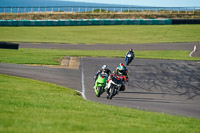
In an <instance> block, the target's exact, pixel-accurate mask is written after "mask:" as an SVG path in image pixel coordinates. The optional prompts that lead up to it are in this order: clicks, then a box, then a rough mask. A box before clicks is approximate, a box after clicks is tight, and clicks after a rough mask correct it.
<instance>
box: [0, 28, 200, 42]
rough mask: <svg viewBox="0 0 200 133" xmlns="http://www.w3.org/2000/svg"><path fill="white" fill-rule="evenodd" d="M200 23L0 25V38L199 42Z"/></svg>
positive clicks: (12, 40)
mask: <svg viewBox="0 0 200 133" xmlns="http://www.w3.org/2000/svg"><path fill="white" fill-rule="evenodd" d="M199 35H200V25H123V26H121V25H120V26H119V25H118V26H65V27H0V41H9V42H50V43H72V44H79V43H85V44H97V43H100V44H133V43H167V42H199V41H200V36H199Z"/></svg>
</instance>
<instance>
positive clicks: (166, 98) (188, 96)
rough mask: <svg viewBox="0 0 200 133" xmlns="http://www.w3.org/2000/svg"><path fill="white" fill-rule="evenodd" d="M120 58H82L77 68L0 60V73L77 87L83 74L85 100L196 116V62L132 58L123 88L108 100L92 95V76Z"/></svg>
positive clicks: (199, 79) (199, 98) (199, 66)
mask: <svg viewBox="0 0 200 133" xmlns="http://www.w3.org/2000/svg"><path fill="white" fill-rule="evenodd" d="M120 62H124V59H123V58H82V60H81V66H80V68H82V69H79V70H72V69H61V68H48V67H42V66H27V65H19V64H18V65H17V64H4V63H0V73H1V74H8V75H14V76H20V77H26V78H32V79H37V80H41V81H45V82H51V83H55V84H58V85H62V86H66V87H70V88H73V89H75V90H78V91H82V89H81V86H82V85H81V82H82V81H81V80H82V79H81V74H82V72H81V71H82V70H83V73H84V87H85V90H84V92H85V96H86V98H87V100H92V101H96V102H101V103H106V104H111V105H117V106H123V107H130V108H136V109H142V110H148V111H155V112H165V113H169V114H173V115H182V116H189V117H196V118H200V73H199V71H200V63H199V62H197V61H174V60H157V59H135V60H134V61H133V62H132V64H131V65H130V66H128V70H129V77H130V78H129V82H128V83H127V84H126V91H125V92H121V93H120V94H119V95H116V96H115V97H114V98H113V99H112V100H108V99H106V95H105V94H103V95H102V96H101V97H100V98H97V97H96V96H95V93H94V90H93V84H94V81H93V76H94V74H95V73H96V71H97V70H98V69H99V68H100V67H101V66H102V65H103V64H106V65H108V67H109V68H110V69H111V70H114V69H115V68H116V67H117V65H118V64H119V63H120Z"/></svg>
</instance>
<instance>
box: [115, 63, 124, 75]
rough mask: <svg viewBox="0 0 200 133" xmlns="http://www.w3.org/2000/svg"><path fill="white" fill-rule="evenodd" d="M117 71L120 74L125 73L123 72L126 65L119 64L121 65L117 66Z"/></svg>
mask: <svg viewBox="0 0 200 133" xmlns="http://www.w3.org/2000/svg"><path fill="white" fill-rule="evenodd" d="M120 64H121V63H120ZM122 64H123V63H122ZM117 72H118V74H120V75H123V73H124V72H125V68H124V65H119V66H118V67H117Z"/></svg>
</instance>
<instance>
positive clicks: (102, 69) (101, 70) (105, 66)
mask: <svg viewBox="0 0 200 133" xmlns="http://www.w3.org/2000/svg"><path fill="white" fill-rule="evenodd" d="M103 72H104V73H107V74H108V76H109V75H110V74H111V71H110V70H109V69H108V67H107V65H103V66H102V67H101V69H100V70H98V71H97V73H96V75H95V76H94V79H95V82H96V80H97V78H98V76H99V74H100V73H103Z"/></svg>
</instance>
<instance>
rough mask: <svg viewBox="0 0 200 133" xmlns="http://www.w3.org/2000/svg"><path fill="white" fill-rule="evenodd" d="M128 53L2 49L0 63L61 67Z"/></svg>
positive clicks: (170, 55)
mask: <svg viewBox="0 0 200 133" xmlns="http://www.w3.org/2000/svg"><path fill="white" fill-rule="evenodd" d="M126 52H127V51H120V50H95V51H94V50H56V49H29V48H20V49H19V50H9V49H0V62H3V63H16V64H46V65H59V64H60V63H59V61H61V59H62V58H63V57H64V56H81V57H84V56H92V57H124V56H125V53H126ZM135 55H136V58H154V59H177V60H200V57H192V58H191V57H189V51H135Z"/></svg>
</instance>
